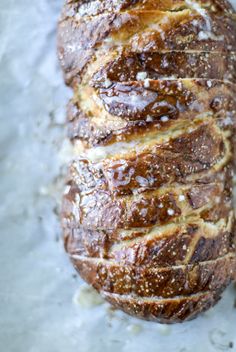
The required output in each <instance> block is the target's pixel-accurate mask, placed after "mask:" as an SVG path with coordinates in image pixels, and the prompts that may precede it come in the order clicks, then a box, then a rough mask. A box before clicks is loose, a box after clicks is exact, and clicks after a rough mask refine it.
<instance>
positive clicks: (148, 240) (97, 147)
mask: <svg viewBox="0 0 236 352" xmlns="http://www.w3.org/2000/svg"><path fill="white" fill-rule="evenodd" d="M58 52H59V59H60V62H61V65H62V68H63V71H64V77H65V81H66V83H67V84H68V85H69V86H70V87H71V88H72V89H73V92H74V95H73V98H72V99H71V100H70V102H69V104H68V109H67V120H68V134H69V138H70V139H71V141H72V142H73V145H74V159H73V162H72V163H71V166H70V169H69V173H68V178H67V187H66V190H65V194H64V199H63V209H62V226H63V231H64V240H65V249H66V251H67V252H68V254H69V255H70V258H71V260H72V263H73V265H74V266H75V268H76V269H77V270H78V272H79V273H80V275H81V277H82V278H83V279H84V280H86V281H87V282H88V283H89V284H91V285H92V286H93V287H94V288H95V289H97V290H98V291H99V292H100V293H101V294H102V296H103V297H104V298H105V299H106V300H108V301H109V302H110V303H111V304H113V305H114V306H115V307H117V308H119V309H122V310H123V311H125V312H127V313H128V314H131V315H133V316H136V317H139V318H142V319H146V320H154V321H158V322H162V323H174V322H182V321H184V320H190V319H193V318H195V317H196V316H197V315H198V314H199V313H201V312H203V311H205V310H207V309H209V308H210V307H211V306H213V305H214V304H215V303H216V302H217V301H218V300H219V299H220V297H221V294H222V292H223V291H224V289H225V288H226V287H227V286H228V285H229V284H230V282H231V281H232V280H235V279H236V252H235V245H236V237H235V218H234V211H233V199H232V197H233V195H232V187H233V170H234V149H235V137H234V133H235V118H236V14H235V12H234V10H233V8H232V7H231V5H230V4H229V3H228V2H227V1H225V0H209V1H203V0H202V1H200V0H199V1H194V0H120V1H117V0H80V1H78V0H76V1H75V0H74V1H72V0H67V1H66V4H65V6H64V8H63V11H62V16H61V19H60V22H59V28H58Z"/></svg>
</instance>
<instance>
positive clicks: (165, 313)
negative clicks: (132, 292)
mask: <svg viewBox="0 0 236 352" xmlns="http://www.w3.org/2000/svg"><path fill="white" fill-rule="evenodd" d="M223 289H224V288H223V287H221V289H220V290H218V291H210V292H206V293H201V294H200V293H199V294H196V295H193V296H185V297H176V298H174V299H167V300H164V299H163V298H159V299H155V298H150V299H149V300H148V299H144V300H141V299H139V298H138V297H137V298H136V297H132V296H126V297H125V296H119V295H115V294H111V293H107V292H103V297H104V298H105V299H106V300H107V301H108V302H110V303H111V304H112V305H114V306H115V307H116V308H118V309H122V310H123V311H124V312H126V313H127V314H130V315H135V316H136V317H137V318H140V319H145V320H150V321H156V322H159V323H163V324H173V323H181V322H183V321H188V320H192V319H194V318H196V317H197V316H198V315H199V314H200V313H202V312H204V311H206V310H208V309H209V308H211V307H212V306H214V305H215V304H216V303H217V302H218V300H219V299H220V298H221V293H222V291H223Z"/></svg>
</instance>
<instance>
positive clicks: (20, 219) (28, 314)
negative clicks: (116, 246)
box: [0, 0, 236, 352]
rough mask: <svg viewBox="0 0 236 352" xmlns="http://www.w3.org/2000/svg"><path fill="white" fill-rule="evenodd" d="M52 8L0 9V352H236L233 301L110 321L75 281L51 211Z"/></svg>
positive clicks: (55, 133)
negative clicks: (161, 320)
mask: <svg viewBox="0 0 236 352" xmlns="http://www.w3.org/2000/svg"><path fill="white" fill-rule="evenodd" d="M61 6H62V0H0V351H1V352H74V351H76V352H92V351H95V352H100V351H101V352H116V351H117V352H118V351H119V352H128V351H129V352H134V351H135V352H141V351H145V352H146V351H148V352H159V351H160V352H163V351H171V352H172V351H173V352H175V351H176V352H190V351H191V352H195V351H197V352H200V351H204V352H213V351H228V350H229V351H236V309H235V308H234V307H233V305H234V300H235V298H236V291H235V290H234V288H233V287H230V288H229V289H228V290H227V291H226V293H225V294H224V296H223V299H222V301H221V302H220V304H218V305H217V307H215V308H214V309H212V310H210V311H209V312H207V313H206V314H205V315H203V316H202V317H200V318H198V319H197V320H195V321H192V322H190V323H185V324H182V325H174V326H165V325H159V324H154V323H148V322H141V321H139V320H136V319H133V318H130V317H128V316H127V315H125V314H123V313H121V312H118V311H113V310H112V309H110V306H109V305H108V304H106V303H104V302H103V301H101V299H100V298H99V297H98V296H96V294H94V293H93V291H91V290H90V289H88V288H87V286H85V285H84V284H83V283H82V282H81V280H80V279H79V278H76V277H75V275H74V274H75V273H74V271H73V268H72V266H71V265H70V263H69V261H68V259H67V257H66V255H65V253H64V251H63V248H62V243H61V240H60V226H59V223H58V217H57V212H58V204H59V200H60V193H61V190H62V183H63V173H64V167H63V164H64V163H65V162H66V160H69V158H70V147H69V143H68V141H67V140H66V138H65V134H66V132H65V126H64V117H65V108H64V107H65V105H66V101H67V100H68V98H69V96H70V94H71V93H70V92H69V91H68V90H67V89H66V88H65V86H64V84H63V81H62V77H61V71H60V69H59V65H58V62H57V58H56V49H55V33H56V22H57V18H58V15H59V12H60V8H61Z"/></svg>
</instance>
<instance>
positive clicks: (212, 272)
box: [72, 253, 236, 298]
mask: <svg viewBox="0 0 236 352" xmlns="http://www.w3.org/2000/svg"><path fill="white" fill-rule="evenodd" d="M72 262H73V265H74V267H75V268H76V270H77V271H78V272H79V273H80V275H81V276H82V278H84V279H85V280H87V281H88V282H89V283H90V284H91V285H93V287H94V288H95V289H96V290H98V291H104V292H109V293H115V294H120V295H131V294H134V295H137V296H140V297H164V298H173V297H175V296H187V295H192V294H196V293H199V292H207V291H211V290H214V291H216V290H218V289H220V288H221V287H222V286H223V287H225V286H227V285H228V284H229V282H230V281H231V279H234V278H235V277H236V259H235V255H234V253H231V254H227V255H226V256H224V257H220V258H219V259H217V260H213V261H205V262H199V263H197V264H190V265H184V266H174V267H164V268H159V267H152V268H147V267H145V266H128V265H126V266H123V265H120V264H117V263H114V262H110V261H108V260H101V259H91V258H86V257H83V256H76V255H75V256H73V255H72Z"/></svg>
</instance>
